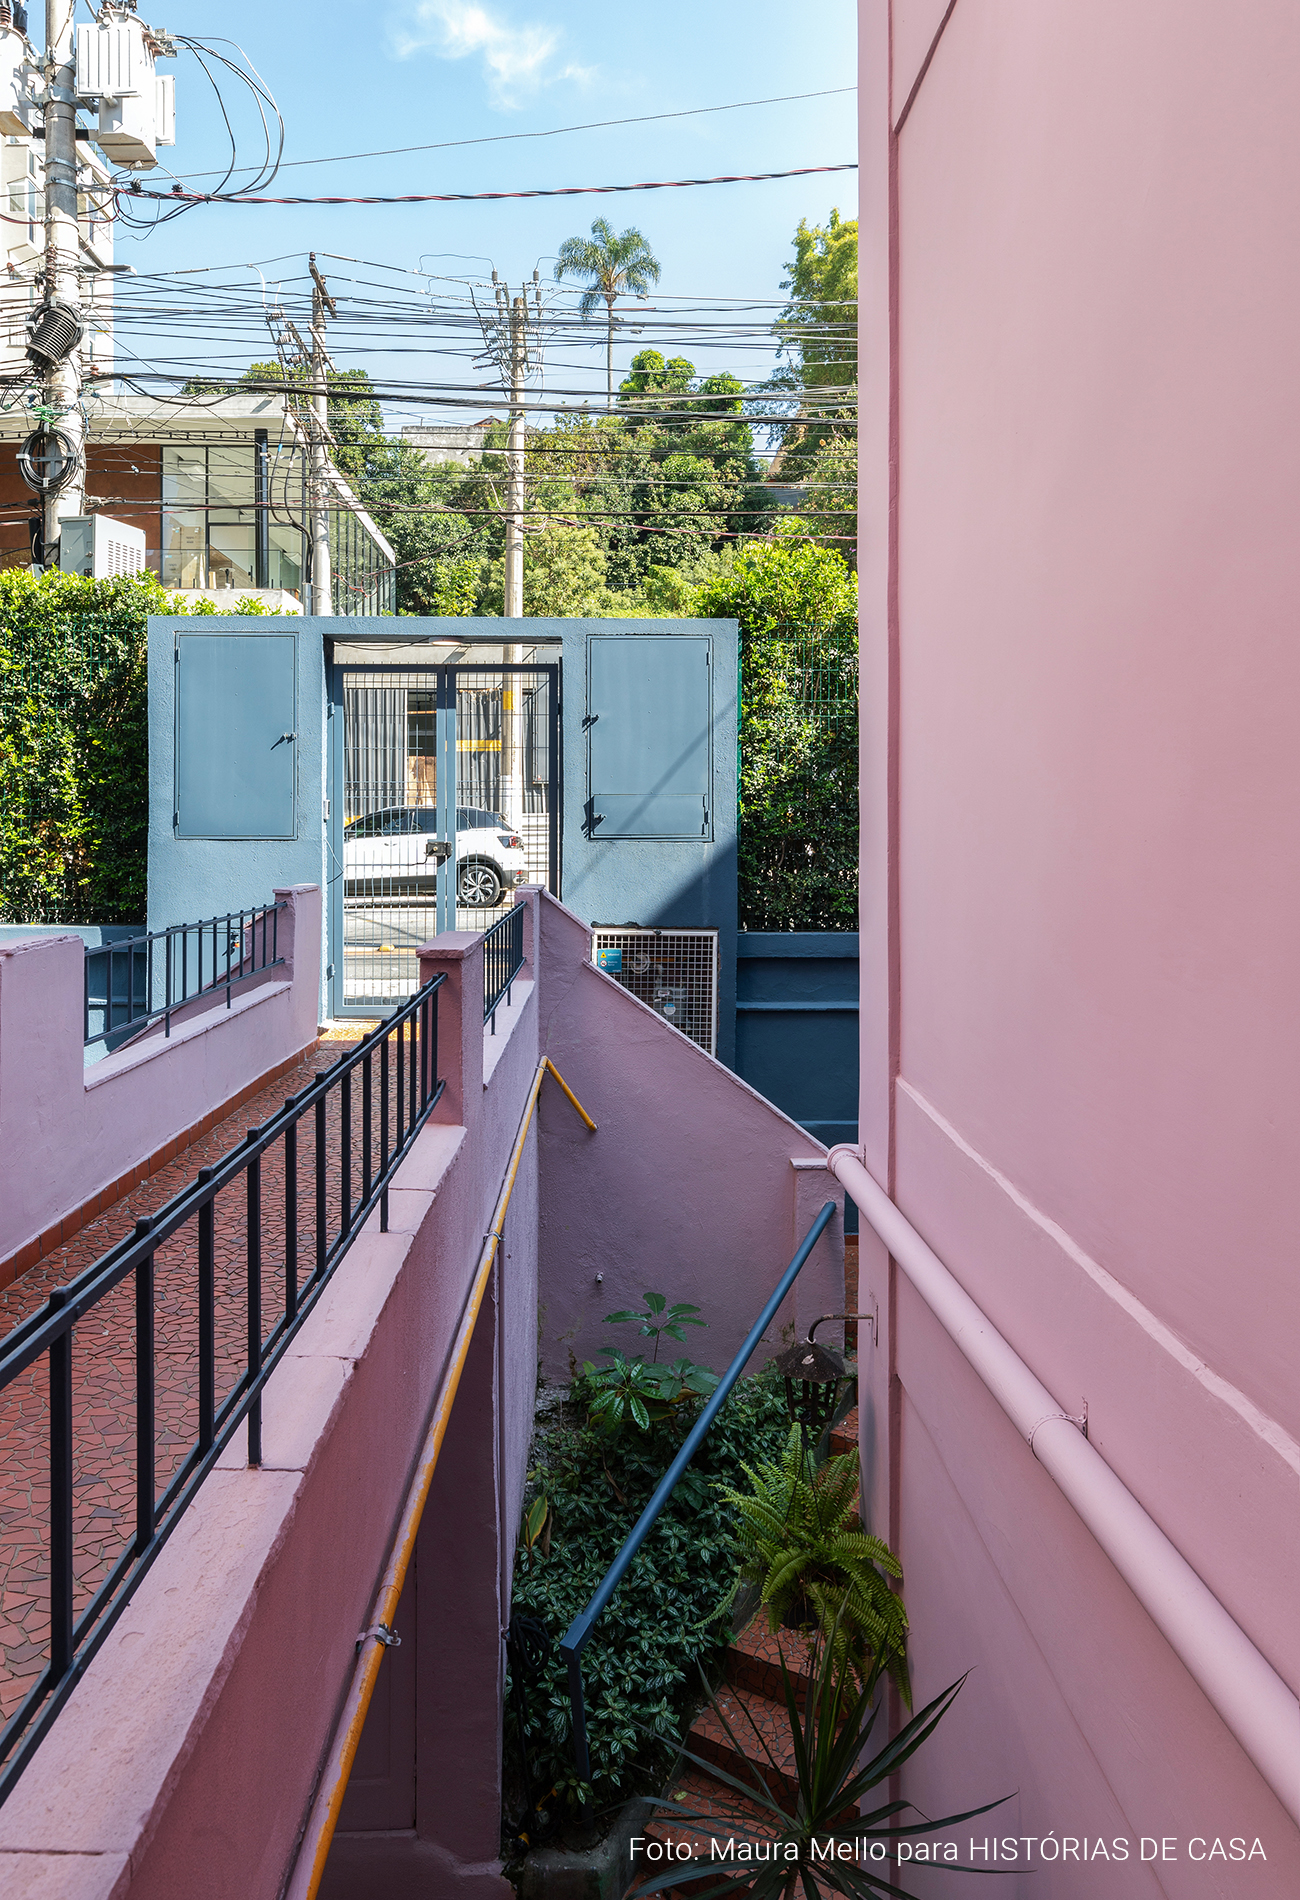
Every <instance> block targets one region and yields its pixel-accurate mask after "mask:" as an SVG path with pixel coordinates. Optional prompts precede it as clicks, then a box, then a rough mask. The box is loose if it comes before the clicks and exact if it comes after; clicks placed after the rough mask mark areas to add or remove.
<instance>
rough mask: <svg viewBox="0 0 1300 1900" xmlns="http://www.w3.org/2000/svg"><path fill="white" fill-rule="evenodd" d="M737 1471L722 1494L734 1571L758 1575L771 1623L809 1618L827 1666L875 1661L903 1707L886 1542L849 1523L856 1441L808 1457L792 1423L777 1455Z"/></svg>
mask: <svg viewBox="0 0 1300 1900" xmlns="http://www.w3.org/2000/svg"><path fill="white" fill-rule="evenodd" d="M745 1476H746V1477H747V1478H748V1480H749V1486H748V1488H747V1489H744V1490H741V1489H728V1490H727V1491H726V1492H725V1493H724V1496H725V1498H726V1501H727V1502H728V1503H729V1504H731V1505H732V1506H733V1507H734V1508H735V1511H736V1514H737V1518H738V1526H739V1527H738V1533H737V1537H738V1543H739V1547H740V1552H741V1558H742V1569H741V1576H742V1578H744V1579H746V1580H748V1581H751V1582H753V1583H755V1584H757V1585H758V1587H759V1591H760V1595H761V1599H762V1602H763V1603H764V1604H765V1606H766V1608H767V1612H768V1617H769V1620H770V1623H771V1626H772V1628H773V1629H774V1630H776V1629H779V1628H780V1627H781V1625H782V1623H788V1624H791V1625H794V1626H796V1627H809V1626H812V1627H816V1628H817V1629H818V1630H820V1632H821V1636H822V1639H823V1641H825V1642H828V1643H830V1644H831V1646H832V1648H833V1650H834V1661H835V1665H836V1667H837V1668H844V1667H847V1668H850V1669H852V1670H853V1672H854V1673H855V1674H856V1676H857V1678H858V1680H859V1681H860V1682H861V1683H863V1684H865V1683H866V1682H868V1681H869V1680H870V1679H871V1678H872V1676H873V1673H874V1671H876V1670H877V1669H884V1670H885V1671H887V1672H888V1674H889V1675H890V1676H891V1677H892V1679H893V1680H894V1682H895V1683H896V1684H897V1685H898V1688H899V1690H900V1692H901V1694H902V1696H903V1699H904V1701H906V1702H907V1704H908V1706H909V1708H910V1706H911V1690H910V1686H909V1683H908V1675H907V1612H906V1610H905V1609H904V1607H903V1599H902V1598H901V1597H900V1596H898V1595H897V1594H896V1593H895V1592H894V1591H893V1590H891V1589H890V1587H889V1583H888V1581H887V1578H888V1577H899V1576H901V1575H902V1571H901V1569H900V1566H899V1563H898V1559H897V1558H896V1557H895V1556H894V1554H893V1552H892V1551H891V1550H890V1548H889V1546H888V1545H887V1544H883V1543H882V1542H881V1541H880V1539H879V1538H878V1537H870V1536H868V1535H867V1534H866V1533H865V1532H863V1531H860V1530H854V1529H851V1528H850V1525H849V1520H850V1518H851V1517H852V1515H853V1512H854V1509H855V1506H856V1503H857V1494H858V1454H857V1453H856V1451H852V1452H844V1453H842V1454H841V1455H840V1456H839V1457H837V1458H828V1459H827V1460H826V1461H825V1463H824V1464H821V1465H817V1464H815V1462H814V1460H813V1459H812V1457H811V1456H810V1455H809V1452H808V1450H807V1447H806V1446H805V1445H804V1442H803V1437H802V1434H801V1432H800V1428H799V1427H798V1426H797V1425H793V1426H791V1428H790V1431H789V1434H788V1436H787V1438H786V1441H785V1446H784V1448H783V1450H782V1452H781V1455H780V1457H779V1458H777V1459H771V1460H768V1461H766V1462H765V1463H762V1464H759V1465H757V1466H751V1465H749V1464H746V1466H745ZM882 1572H884V1573H885V1574H884V1575H882V1574H881V1573H882Z"/></svg>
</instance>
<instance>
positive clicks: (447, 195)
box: [113, 159, 858, 205]
mask: <svg viewBox="0 0 1300 1900" xmlns="http://www.w3.org/2000/svg"><path fill="white" fill-rule="evenodd" d="M857 169H858V166H857V161H856V159H855V160H854V161H853V162H852V163H850V164H846V165H797V166H795V167H794V168H793V169H792V170H790V171H783V172H728V173H724V174H723V175H722V176H721V177H718V178H655V179H644V180H642V181H641V182H640V183H639V184H635V185H552V186H549V187H546V188H544V189H537V188H534V189H533V190H530V191H408V192H401V193H399V194H396V195H394V196H386V195H381V194H379V193H372V194H368V195H366V196H358V197H351V198H346V197H325V198H306V197H297V198H273V197H269V196H267V195H266V194H265V193H257V192H203V191H182V190H181V189H180V188H179V186H176V185H173V187H172V189H171V190H170V191H149V190H146V189H145V187H144V186H143V185H140V184H138V183H136V182H134V181H133V182H132V183H131V184H130V185H129V186H115V187H114V189H113V196H114V198H115V199H116V200H118V202H119V204H120V201H121V200H122V199H123V198H125V199H126V200H127V201H128V202H129V201H130V200H131V199H133V198H153V199H157V200H158V202H159V203H161V204H170V203H172V202H173V201H174V202H175V203H177V204H181V205H190V204H196V205H206V204H226V205H236V204H242V205H459V204H486V203H490V202H494V201H496V200H497V199H502V198H582V197H590V196H592V195H593V194H595V195H597V196H608V195H609V194H610V193H614V192H624V191H684V190H686V189H687V188H688V187H690V186H693V185H760V184H766V183H768V182H769V181H770V180H771V179H774V178H810V177H812V176H813V175H814V174H816V173H820V172H855V171H856V170H857Z"/></svg>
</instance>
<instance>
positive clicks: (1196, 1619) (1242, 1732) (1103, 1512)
mask: <svg viewBox="0 0 1300 1900" xmlns="http://www.w3.org/2000/svg"><path fill="white" fill-rule="evenodd" d="M827 1166H828V1167H829V1168H830V1170H831V1173H832V1174H833V1175H834V1176H835V1178H836V1180H838V1181H839V1182H840V1183H841V1185H842V1186H843V1187H844V1190H845V1192H846V1193H847V1194H848V1195H849V1196H850V1197H851V1198H852V1200H853V1201H855V1202H856V1204H857V1206H858V1208H859V1209H860V1211H861V1213H862V1214H863V1215H864V1217H865V1218H866V1219H867V1220H868V1221H869V1222H870V1224H871V1226H872V1227H873V1228H874V1229H875V1231H876V1233H877V1234H878V1235H879V1236H880V1238H881V1240H882V1241H883V1242H884V1244H885V1246H886V1247H887V1248H888V1250H889V1252H890V1253H891V1254H892V1256H893V1258H894V1259H895V1260H896V1261H897V1262H898V1264H899V1266H900V1267H901V1268H902V1269H903V1272H904V1273H905V1274H906V1275H907V1277H908V1279H909V1280H910V1281H911V1283H912V1285H913V1286H914V1287H915V1288H916V1290H917V1292H918V1293H919V1294H920V1295H921V1298H922V1299H923V1300H924V1301H925V1303H926V1305H927V1306H928V1307H929V1308H930V1311H931V1312H932V1313H933V1314H934V1316H935V1318H936V1319H937V1320H938V1321H939V1323H940V1325H941V1326H942V1327H943V1328H944V1330H945V1331H946V1332H947V1333H948V1335H949V1336H950V1338H951V1339H952V1340H953V1342H954V1344H955V1345H956V1346H957V1347H958V1348H959V1349H960V1351H961V1352H962V1353H963V1354H964V1355H965V1357H966V1358H967V1359H968V1360H969V1362H970V1364H971V1365H972V1366H973V1367H974V1368H975V1370H976V1372H978V1374H979V1376H980V1378H981V1379H982V1380H983V1381H984V1383H985V1385H986V1386H987V1387H988V1389H989V1391H990V1392H991V1393H992V1394H993V1396H994V1398H995V1399H996V1400H997V1401H998V1404H999V1405H1000V1406H1001V1407H1002V1409H1003V1411H1004V1412H1005V1413H1006V1415H1007V1417H1008V1418H1009V1419H1010V1420H1011V1422H1012V1423H1013V1424H1014V1425H1015V1427H1016V1429H1017V1430H1018V1431H1019V1432H1020V1433H1021V1434H1022V1435H1023V1437H1024V1438H1025V1439H1026V1440H1027V1441H1028V1444H1029V1448H1030V1450H1031V1451H1032V1452H1033V1454H1034V1456H1035V1457H1036V1458H1037V1459H1038V1462H1039V1463H1040V1464H1041V1465H1042V1466H1043V1467H1044V1468H1045V1469H1046V1470H1047V1471H1048V1472H1050V1474H1051V1476H1052V1478H1053V1479H1054V1480H1055V1482H1056V1483H1057V1485H1058V1486H1059V1487H1060V1489H1061V1491H1062V1492H1063V1493H1064V1495H1065V1497H1066V1498H1067V1499H1068V1500H1069V1502H1070V1504H1071V1505H1072V1506H1073V1507H1074V1509H1075V1511H1077V1513H1078V1514H1079V1516H1080V1517H1081V1518H1082V1520H1083V1522H1084V1523H1085V1524H1086V1525H1087V1527H1088V1529H1089V1530H1090V1531H1091V1532H1092V1534H1093V1536H1094V1537H1095V1538H1096V1540H1097V1542H1098V1543H1099V1544H1100V1545H1101V1547H1102V1549H1103V1550H1104V1551H1105V1553H1106V1555H1107V1556H1108V1557H1109V1558H1110V1560H1111V1562H1112V1563H1113V1564H1114V1565H1115V1568H1116V1569H1117V1570H1118V1571H1119V1573H1120V1575H1121V1576H1122V1577H1123V1578H1124V1581H1125V1582H1126V1583H1127V1584H1128V1586H1129V1588H1130V1589H1131V1590H1132V1591H1133V1594H1134V1595H1135V1596H1136V1597H1137V1599H1138V1602H1139V1603H1141V1605H1142V1607H1143V1609H1145V1610H1146V1612H1147V1614H1148V1615H1149V1616H1150V1617H1151V1619H1152V1621H1153V1622H1154V1623H1155V1625H1156V1627H1157V1628H1158V1629H1159V1630H1160V1631H1161V1633H1162V1634H1163V1635H1164V1636H1165V1638H1166V1639H1167V1641H1168V1642H1169V1644H1170V1646H1171V1648H1172V1649H1173V1650H1174V1651H1175V1653H1176V1654H1177V1655H1178V1656H1179V1658H1180V1659H1181V1661H1182V1662H1183V1663H1184V1664H1185V1666H1186V1667H1187V1669H1188V1671H1189V1672H1190V1673H1191V1675H1192V1676H1193V1677H1194V1679H1195V1680H1196V1681H1197V1682H1198V1683H1199V1684H1200V1686H1201V1688H1202V1689H1203V1690H1204V1692H1205V1694H1206V1695H1207V1696H1208V1698H1209V1700H1210V1701H1211V1702H1212V1703H1213V1705H1214V1707H1215V1708H1216V1709H1217V1710H1218V1712H1219V1714H1220V1715H1221V1716H1222V1718H1223V1720H1224V1721H1225V1722H1226V1723H1227V1725H1228V1727H1229V1728H1230V1729H1231V1730H1232V1733H1233V1734H1234V1735H1235V1736H1236V1738H1237V1740H1238V1741H1239V1742H1240V1743H1241V1746H1242V1747H1243V1748H1244V1749H1245V1751H1246V1753H1247V1754H1248V1755H1249V1756H1250V1759H1251V1760H1252V1761H1253V1762H1254V1764H1255V1766H1256V1767H1257V1768H1258V1769H1259V1772H1260V1774H1261V1775H1263V1777H1264V1779H1265V1781H1267V1783H1268V1785H1269V1787H1270V1788H1272V1790H1273V1792H1274V1794H1275V1795H1276V1796H1277V1798H1278V1800H1279V1801H1280V1802H1281V1803H1282V1805H1283V1807H1284V1808H1285V1809H1286V1810H1287V1813H1288V1814H1289V1815H1290V1816H1291V1817H1292V1819H1293V1820H1294V1821H1296V1822H1297V1823H1300V1701H1298V1700H1297V1697H1296V1694H1295V1692H1294V1691H1293V1690H1292V1689H1290V1688H1289V1687H1288V1686H1287V1684H1286V1683H1285V1682H1284V1681H1283V1680H1282V1678H1281V1676H1279V1675H1278V1673H1277V1671H1276V1670H1275V1669H1274V1668H1273V1666H1272V1664H1271V1663H1270V1662H1269V1661H1268V1659H1267V1658H1266V1657H1265V1656H1263V1655H1261V1654H1260V1652H1259V1650H1258V1649H1256V1647H1255V1645H1254V1643H1252V1642H1251V1640H1250V1638H1249V1637H1248V1636H1247V1635H1246V1632H1245V1631H1244V1630H1243V1629H1242V1628H1241V1626H1240V1625H1239V1624H1238V1623H1236V1622H1235V1621H1234V1620H1233V1618H1232V1617H1231V1616H1229V1614H1228V1612H1227V1611H1226V1610H1225V1609H1224V1607H1223V1605H1222V1604H1221V1603H1220V1602H1219V1600H1218V1598H1217V1597H1216V1596H1215V1595H1214V1594H1213V1592H1212V1591H1210V1590H1209V1589H1207V1587H1206V1585H1205V1584H1204V1583H1203V1582H1202V1581H1201V1579H1200V1578H1199V1577H1198V1576H1197V1574H1196V1572H1195V1571H1194V1570H1193V1569H1192V1567H1191V1565H1190V1564H1189V1563H1188V1562H1187V1560H1186V1558H1185V1557H1183V1556H1182V1555H1181V1554H1180V1552H1179V1551H1177V1550H1176V1549H1175V1548H1174V1546H1173V1544H1171V1543H1170V1541H1169V1539H1168V1538H1167V1537H1166V1536H1165V1534H1164V1532H1163V1531H1162V1530H1161V1529H1160V1527H1159V1525H1158V1524H1156V1522H1155V1521H1154V1519H1153V1518H1151V1517H1150V1516H1149V1515H1148V1513H1147V1512H1146V1511H1145V1510H1144V1509H1143V1508H1142V1506H1141V1505H1140V1504H1139V1503H1138V1501H1137V1499H1136V1498H1135V1497H1134V1496H1133V1494H1132V1492H1131V1491H1130V1490H1128V1488H1127V1486H1125V1485H1124V1484H1123V1483H1121V1481H1120V1479H1119V1478H1117V1477H1116V1475H1115V1473H1114V1472H1113V1471H1112V1470H1111V1468H1110V1466H1109V1465H1108V1464H1107V1463H1106V1461H1105V1460H1104V1459H1103V1458H1102V1456H1101V1454H1100V1453H1099V1452H1098V1451H1097V1450H1096V1449H1095V1448H1094V1447H1093V1446H1092V1445H1090V1444H1089V1443H1088V1441H1087V1439H1086V1438H1085V1437H1084V1436H1083V1433H1082V1432H1081V1431H1080V1430H1079V1428H1078V1425H1077V1424H1076V1423H1075V1421H1074V1420H1072V1419H1070V1418H1069V1417H1068V1416H1067V1415H1066V1414H1065V1413H1064V1412H1062V1410H1061V1408H1060V1406H1059V1405H1058V1404H1057V1402H1056V1400H1055V1399H1054V1398H1053V1397H1052V1395H1051V1393H1050V1392H1049V1391H1048V1390H1047V1388H1046V1386H1044V1385H1043V1384H1042V1383H1041V1382H1040V1381H1039V1380H1038V1379H1036V1378H1035V1376H1034V1374H1033V1373H1032V1372H1031V1371H1030V1369H1029V1367H1028V1366H1027V1365H1026V1364H1025V1362H1024V1360H1023V1359H1022V1358H1021V1357H1020V1355H1019V1354H1018V1353H1017V1352H1015V1351H1014V1350H1013V1348H1012V1347H1011V1346H1010V1345H1009V1344H1008V1342H1007V1341H1006V1340H1005V1339H1004V1338H1003V1337H1002V1334H1001V1333H1000V1332H998V1330H997V1328H996V1327H995V1326H993V1325H992V1323H991V1322H990V1321H989V1320H988V1319H987V1318H986V1317H985V1315H984V1314H983V1313H982V1312H981V1311H980V1309H979V1307H978V1306H976V1304H975V1302H974V1300H972V1299H971V1297H970V1295H969V1294H968V1293H966V1292H965V1291H964V1290H963V1289H962V1287H960V1286H959V1285H958V1283H957V1281H956V1280H955V1279H954V1278H953V1276H952V1274H951V1273H949V1271H948V1269H947V1268H946V1267H945V1266H944V1264H943V1262H942V1261H941V1260H940V1259H939V1257H938V1255H937V1254H935V1253H934V1252H933V1251H932V1250H931V1249H930V1248H929V1247H928V1246H927V1245H926V1243H925V1242H924V1241H923V1240H922V1238H921V1236H920V1235H919V1234H918V1233H917V1231H916V1229H915V1228H914V1227H913V1226H912V1224H911V1222H910V1221H909V1220H907V1219H906V1218H905V1216H904V1215H903V1214H901V1213H900V1212H899V1210H898V1208H897V1207H896V1206H895V1204H894V1203H893V1201H891V1200H890V1198H889V1196H888V1195H887V1194H886V1193H885V1191H884V1189H883V1188H882V1187H881V1186H880V1184H879V1183H878V1182H877V1181H876V1180H875V1179H874V1177H873V1176H872V1175H870V1174H868V1172H867V1170H866V1168H865V1167H864V1166H863V1165H862V1162H861V1159H860V1158H859V1155H858V1151H857V1150H856V1149H854V1148H851V1147H848V1146H843V1145H842V1146H840V1147H837V1148H832V1149H831V1151H830V1154H829V1155H828V1156H827Z"/></svg>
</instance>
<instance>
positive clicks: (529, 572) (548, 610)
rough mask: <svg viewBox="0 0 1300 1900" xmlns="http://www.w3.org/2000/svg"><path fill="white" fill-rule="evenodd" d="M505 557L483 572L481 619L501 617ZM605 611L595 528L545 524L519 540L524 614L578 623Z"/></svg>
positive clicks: (601, 559)
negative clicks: (522, 557) (566, 619)
mask: <svg viewBox="0 0 1300 1900" xmlns="http://www.w3.org/2000/svg"><path fill="white" fill-rule="evenodd" d="M504 595H505V556H504V555H502V557H501V559H500V560H498V561H494V562H493V563H492V565H491V566H490V567H489V568H488V569H487V570H486V574H485V577H484V581H483V585H482V594H481V599H482V605H481V606H480V608H479V612H481V613H500V611H501V603H502V600H503V598H504ZM608 610H609V590H608V588H607V587H606V586H605V550H604V549H603V548H602V547H601V545H600V537H599V536H598V535H597V533H596V531H595V529H594V528H588V527H584V526H582V525H581V524H580V523H578V522H571V521H548V522H546V523H545V525H544V526H540V527H537V528H533V529H530V530H529V531H528V532H526V533H525V535H524V613H525V614H527V615H530V616H532V615H537V616H547V615H557V616H563V617H566V618H583V617H590V616H592V615H599V614H602V613H605V612H608Z"/></svg>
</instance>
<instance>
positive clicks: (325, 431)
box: [50, 0, 338, 614]
mask: <svg viewBox="0 0 1300 1900" xmlns="http://www.w3.org/2000/svg"><path fill="white" fill-rule="evenodd" d="M50 4H53V0H50ZM308 261H309V265H310V269H311V275H312V293H311V364H312V409H313V410H314V412H315V416H316V426H315V428H314V429H313V430H312V432H311V548H312V553H311V610H312V612H313V613H314V614H332V613H333V612H334V589H333V585H332V576H331V573H330V506H329V504H330V477H329V466H330V460H329V440H330V436H329V381H328V378H327V373H326V372H327V370H328V367H329V357H328V356H327V355H326V353H325V313H326V312H327V311H328V312H329V314H330V316H332V317H336V316H337V315H338V311H337V310H336V308H335V306H334V299H333V298H332V297H331V296H330V294H329V291H328V290H327V289H326V287H325V279H324V278H323V277H322V276H321V274H320V272H319V271H318V270H317V268H316V253H315V252H314V251H313V252H312V254H311V257H310V259H309V260H308Z"/></svg>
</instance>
